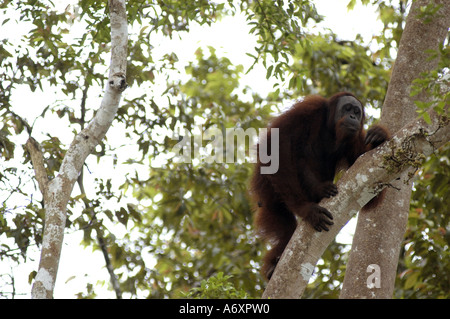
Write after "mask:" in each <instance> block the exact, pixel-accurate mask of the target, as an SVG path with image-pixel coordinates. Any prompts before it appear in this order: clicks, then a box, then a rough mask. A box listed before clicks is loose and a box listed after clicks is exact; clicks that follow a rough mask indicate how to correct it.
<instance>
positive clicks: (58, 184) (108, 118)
mask: <svg viewBox="0 0 450 319" xmlns="http://www.w3.org/2000/svg"><path fill="white" fill-rule="evenodd" d="M108 4H109V11H110V20H111V63H110V73H109V79H108V82H107V85H106V90H105V95H104V97H103V99H102V102H101V105H100V108H99V110H98V112H97V113H96V115H95V117H94V118H93V119H92V121H91V122H90V123H89V124H88V126H87V127H86V128H85V129H84V130H82V131H81V132H80V133H79V134H78V135H77V136H76V137H75V139H74V140H73V142H72V144H71V145H70V147H69V149H68V150H67V153H66V155H65V157H64V159H63V162H62V165H61V168H60V171H59V174H58V175H57V176H56V177H55V178H54V179H53V180H51V181H50V182H49V183H48V190H47V196H46V202H45V228H44V235H43V244H42V251H41V260H40V263H39V270H38V272H37V275H36V278H35V282H34V284H33V288H32V291H31V296H32V298H52V296H53V288H54V286H55V281H56V274H57V272H58V265H59V257H60V255H61V248H62V243H63V239H64V228H65V224H66V209H67V202H68V200H69V198H70V194H71V193H72V189H73V186H74V184H75V182H76V181H77V178H78V175H79V174H80V172H81V169H82V167H83V164H84V161H85V160H86V158H87V156H88V155H89V154H90V153H91V152H92V151H93V150H94V149H95V147H96V146H97V145H98V143H99V142H100V141H101V140H102V139H103V138H104V136H105V134H106V132H107V131H108V129H109V127H110V126H111V123H112V121H113V120H114V117H115V115H116V112H117V109H118V107H119V102H120V97H121V93H122V91H123V90H124V89H125V88H126V86H127V85H126V81H125V74H126V64H127V43H128V31H127V28H128V25H127V16H126V8H125V0H109V1H108Z"/></svg>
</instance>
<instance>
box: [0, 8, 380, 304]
mask: <svg viewBox="0 0 450 319" xmlns="http://www.w3.org/2000/svg"><path fill="white" fill-rule="evenodd" d="M348 1H349V0H317V1H315V3H316V7H317V10H318V12H319V13H320V14H322V15H324V16H325V20H324V22H323V23H322V26H325V27H328V28H330V29H332V30H333V31H334V32H335V33H337V34H338V35H339V36H340V37H341V38H342V39H346V40H354V38H355V36H356V34H357V33H360V34H362V35H363V37H364V39H365V40H369V39H370V38H371V36H372V35H373V34H375V33H377V32H379V31H380V28H381V27H382V26H381V23H380V22H378V21H377V20H376V13H375V11H374V9H373V8H372V7H362V6H360V5H357V6H356V8H355V10H354V11H351V12H347V8H346V6H347V3H348ZM1 18H2V17H1V16H0V19H1ZM316 28H318V26H316ZM249 29H250V28H249V27H248V26H247V24H246V22H245V18H242V17H227V18H224V19H223V21H221V22H220V23H217V24H214V25H212V26H211V27H200V26H198V27H192V28H191V32H190V33H189V34H185V35H183V40H177V39H174V40H173V41H170V40H168V39H164V40H163V42H161V43H159V46H156V48H155V50H154V52H155V54H157V52H158V51H159V52H160V54H164V53H166V52H171V51H173V52H176V53H177V55H178V57H179V59H180V61H186V62H188V61H193V60H195V55H194V53H195V51H196V50H197V48H198V47H199V46H202V47H206V46H213V47H214V48H216V49H217V54H218V55H219V56H222V55H224V56H226V57H228V58H229V59H230V60H231V61H232V63H233V64H242V65H244V68H245V70H247V69H248V67H250V66H251V64H252V63H253V61H252V59H251V58H250V57H248V56H247V55H246V53H247V52H252V50H253V48H254V47H255V46H256V40H255V37H254V36H252V35H249V34H248V32H247V30H249ZM6 34H8V33H6ZM4 35H5V33H3V35H2V36H0V37H3V36H4ZM241 84H243V85H248V86H250V87H252V89H253V90H255V91H257V92H259V93H260V94H261V95H262V96H264V94H265V93H266V92H269V91H271V90H272V86H273V83H270V81H267V80H266V71H265V69H263V68H262V67H261V66H259V67H255V69H254V70H252V71H251V72H250V73H249V74H248V75H245V76H244V77H243V78H242V81H241ZM57 98H58V97H57V93H56V92H55V95H52V94H49V92H46V93H42V92H38V91H37V92H35V93H32V94H31V93H30V92H29V91H27V89H25V90H24V91H23V92H20V94H18V95H16V96H15V100H14V104H13V105H14V106H16V105H18V106H22V107H24V108H25V113H24V115H28V116H26V117H27V118H28V120H30V121H31V122H32V121H33V119H34V118H35V117H36V116H38V115H39V114H40V113H41V112H42V110H43V109H44V108H45V107H46V106H47V105H48V104H51V103H52V102H53V101H54V100H55V99H57ZM30 101H33V109H30V107H29V105H30ZM18 113H19V112H18ZM19 114H20V113H19ZM56 121H57V120H56ZM42 122H43V121H42ZM60 123H61V124H60V125H61V126H64V123H63V121H61V122H60ZM40 125H42V129H43V130H44V131H45V125H46V123H41V124H40ZM53 125H57V123H53V124H52V126H53ZM36 129H39V127H36ZM61 129H64V128H63V127H62V128H61ZM65 129H67V127H66V128H65ZM115 133H116V134H119V135H120V132H114V131H111V132H108V138H114V134H115ZM65 142H67V143H69V142H70V140H68V141H65ZM119 162H120V161H119ZM85 175H88V174H85ZM92 175H93V176H91V177H90V178H95V177H98V176H99V175H103V177H105V178H106V177H108V175H110V172H94V174H92ZM87 178H89V177H87ZM88 183H89V181H86V182H85V184H88ZM75 191H78V189H77V186H75ZM354 224H355V220H352V221H351V222H350V223H349V225H347V226H346V228H347V229H349V231H345V232H343V235H339V236H338V239H339V240H340V241H341V242H342V241H345V242H347V243H351V237H350V236H349V235H348V233H349V232H351V229H353V228H354ZM120 231H126V230H125V229H122V230H119V233H120ZM116 235H117V234H116ZM81 239H82V232H81V231H78V232H76V233H73V234H68V235H66V237H65V243H64V247H63V250H62V255H61V261H60V265H59V273H58V278H57V283H56V287H55V294H54V296H55V298H74V297H75V296H74V294H75V293H77V292H80V291H85V286H86V283H87V282H92V283H95V282H96V281H103V282H104V283H105V285H104V289H100V288H98V287H96V288H95V291H96V292H97V293H98V294H99V297H100V298H115V295H114V293H113V292H112V291H111V290H108V289H107V287H108V286H109V275H108V272H107V270H106V268H105V263H104V259H103V256H102V254H101V252H100V251H96V252H92V251H91V249H90V248H88V249H83V248H82V247H80V246H79V243H80V242H81ZM32 251H33V249H30V258H31V259H33V260H34V262H28V263H27V264H25V265H20V266H19V267H17V268H15V269H13V273H14V275H15V281H16V289H17V293H25V295H23V296H20V295H18V296H17V297H18V298H29V297H30V290H31V286H30V285H28V283H27V281H28V274H29V273H30V272H31V271H32V270H37V266H38V262H39V252H37V251H34V253H32ZM8 272H10V266H9V265H4V264H3V265H0V274H3V273H8ZM0 283H1V281H0ZM0 290H3V289H2V288H1V287H0Z"/></svg>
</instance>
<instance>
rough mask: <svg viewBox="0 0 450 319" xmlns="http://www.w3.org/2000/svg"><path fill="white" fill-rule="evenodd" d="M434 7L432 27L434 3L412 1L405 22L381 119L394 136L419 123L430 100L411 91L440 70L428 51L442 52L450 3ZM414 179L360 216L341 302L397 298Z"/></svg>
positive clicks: (396, 186)
mask: <svg viewBox="0 0 450 319" xmlns="http://www.w3.org/2000/svg"><path fill="white" fill-rule="evenodd" d="M434 2H435V3H436V4H438V5H441V8H440V10H439V11H438V12H437V13H436V14H435V15H434V16H433V17H432V21H431V22H429V23H424V22H423V20H422V19H421V18H419V17H418V14H419V13H420V11H419V10H420V8H421V7H423V6H425V5H427V4H430V3H432V1H430V0H420V1H413V3H412V6H411V10H410V13H409V15H408V18H407V21H406V26H405V30H404V32H403V35H402V38H401V41H400V46H399V50H398V58H397V60H396V62H395V65H394V69H393V72H392V77H391V81H390V83H389V88H388V91H387V95H386V100H385V102H384V106H383V110H382V114H381V124H383V125H385V126H386V127H388V128H389V130H390V131H391V132H397V131H398V130H399V129H400V128H401V126H402V125H404V124H405V123H407V122H409V121H411V120H413V119H414V118H416V117H417V114H416V107H415V105H414V100H420V101H423V102H426V101H429V97H427V96H426V94H421V95H419V96H415V97H411V96H410V89H411V85H412V81H413V80H414V79H416V78H418V77H419V76H420V74H421V73H422V72H427V71H431V70H434V69H436V68H437V66H438V62H439V59H432V60H430V59H429V54H428V53H427V52H426V51H427V50H430V49H431V50H438V49H439V45H440V44H442V43H443V42H444V40H445V37H446V35H447V33H448V28H449V27H450V1H447V0H440V1H434ZM447 141H448V139H447ZM409 173H411V171H405V172H404V173H403V174H402V175H401V177H400V180H399V181H395V182H393V183H392V184H393V185H392V186H393V187H392V188H388V189H387V191H386V196H385V199H384V200H383V202H382V203H380V205H378V206H377V207H375V208H371V209H363V210H362V211H361V212H360V214H359V216H358V223H357V227H356V232H355V235H354V238H353V244H352V251H351V253H350V257H349V262H348V264H347V270H346V274H345V279H344V284H343V288H342V292H341V295H340V298H391V297H392V294H393V292H394V284H395V278H396V271H397V264H398V258H399V253H400V248H401V244H402V241H403V236H404V232H405V229H406V225H407V221H408V213H409V203H410V198H411V188H412V178H410V177H409V176H408V175H409ZM374 279H376V280H374Z"/></svg>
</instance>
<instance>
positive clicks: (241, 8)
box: [0, 0, 450, 298]
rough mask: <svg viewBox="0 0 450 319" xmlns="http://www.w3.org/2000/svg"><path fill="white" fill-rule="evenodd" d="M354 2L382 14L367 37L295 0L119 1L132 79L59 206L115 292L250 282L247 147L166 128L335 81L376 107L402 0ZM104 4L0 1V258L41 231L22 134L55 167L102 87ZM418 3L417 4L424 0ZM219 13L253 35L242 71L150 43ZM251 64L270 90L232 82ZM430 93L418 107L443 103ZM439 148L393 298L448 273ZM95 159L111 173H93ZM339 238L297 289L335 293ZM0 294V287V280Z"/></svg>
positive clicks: (235, 286) (258, 109)
mask: <svg viewBox="0 0 450 319" xmlns="http://www.w3.org/2000/svg"><path fill="white" fill-rule="evenodd" d="M363 3H365V4H368V3H376V5H377V8H378V13H379V16H380V20H381V21H382V22H383V24H384V29H383V32H382V33H381V34H379V35H376V36H374V38H373V40H372V42H371V43H369V44H367V43H363V41H362V39H361V37H359V36H358V37H357V38H356V39H354V40H347V39H340V38H339V37H338V36H337V35H336V34H334V33H333V32H332V31H330V30H323V31H320V32H312V31H311V28H310V26H311V25H315V24H317V23H318V22H320V21H322V19H323V18H322V17H321V16H320V14H319V13H318V12H317V10H316V8H315V6H314V4H313V2H312V1H307V0H302V1H268V0H257V1H248V0H246V1H232V0H228V1H221V2H219V1H217V2H214V1H207V0H200V1H174V0H170V1H159V0H157V1H148V0H131V1H127V10H128V22H129V25H130V30H131V31H132V32H130V38H129V47H128V52H129V63H128V66H127V83H128V84H129V85H130V86H131V88H130V89H129V90H127V91H126V95H125V96H124V100H123V102H121V105H120V108H119V110H118V114H117V117H116V120H115V122H114V123H113V127H112V128H111V131H112V132H111V134H110V133H108V138H107V139H106V140H105V141H103V142H102V144H101V145H100V147H98V148H97V149H96V150H95V153H94V154H93V159H92V157H91V158H90V159H88V161H87V162H86V167H85V169H84V172H83V176H82V177H81V178H80V183H79V185H78V186H79V188H80V189H84V188H86V189H87V190H86V192H84V191H82V192H78V193H77V192H76V191H77V190H78V188H77V189H76V191H74V194H73V198H72V199H71V201H70V202H69V206H68V220H67V230H68V231H69V232H80V233H82V234H83V240H82V245H84V246H87V247H91V248H92V249H94V250H101V249H103V248H104V247H102V243H103V245H105V246H106V247H107V255H108V258H109V262H110V263H111V265H112V267H113V269H114V272H115V275H116V277H117V279H118V281H119V283H120V290H121V291H122V292H123V295H124V296H125V297H136V296H137V297H149V298H170V297H186V296H188V297H192V298H244V297H245V298H247V297H248V298H251V297H260V295H261V293H262V290H263V289H264V285H265V283H264V282H263V281H262V278H261V276H260V274H259V260H260V256H261V254H262V252H263V250H264V247H262V245H261V243H260V241H258V240H257V238H255V235H254V233H253V228H252V222H253V221H252V209H253V205H254V203H251V201H250V196H249V193H248V184H247V181H248V177H249V175H250V172H251V170H252V163H249V152H248V149H247V152H246V153H245V158H244V159H243V160H242V159H241V160H240V161H238V163H237V164H233V163H226V162H225V163H217V162H213V163H209V162H206V161H204V160H202V158H201V157H200V158H194V159H193V160H192V161H191V162H190V163H183V162H180V160H179V157H177V154H176V152H175V151H174V147H175V145H176V144H177V143H178V142H179V140H177V139H176V138H173V137H174V136H176V135H177V133H178V134H179V132H180V131H181V132H183V133H182V134H187V135H188V136H193V137H198V136H201V134H202V133H203V132H204V130H206V129H208V128H213V127H216V128H219V129H220V131H221V132H223V133H224V134H225V130H226V129H227V128H242V129H244V130H245V129H259V128H261V127H265V126H266V125H267V122H268V120H269V117H270V116H271V114H272V113H273V112H274V111H278V109H277V107H278V106H279V105H281V104H282V103H283V102H285V101H286V100H293V99H297V98H299V97H301V96H303V95H306V94H310V93H318V94H323V95H326V96H329V95H331V94H333V93H335V92H336V91H342V90H349V91H352V92H354V93H355V94H356V95H358V96H361V97H362V99H363V100H364V101H365V102H367V103H368V104H370V105H371V106H373V107H379V106H380V105H381V103H382V101H383V100H384V95H385V91H386V88H387V83H388V81H389V76H390V69H391V67H392V62H393V59H394V56H395V50H396V49H397V47H398V42H399V39H400V36H401V32H402V28H403V25H404V18H405V14H406V12H405V8H406V7H407V3H408V1H406V0H402V1H363ZM354 5H355V1H350V2H349V7H352V6H354ZM107 10H108V9H107V6H106V2H105V1H86V0H80V1H78V3H77V4H76V5H75V6H73V5H72V6H67V5H66V4H63V5H62V6H59V5H57V4H55V3H54V2H52V1H48V0H37V1H26V0H20V1H6V2H3V3H2V4H1V5H0V14H1V16H2V17H4V16H7V17H8V18H6V19H4V20H3V21H2V27H4V28H14V27H15V26H16V25H17V24H19V25H20V26H21V28H20V29H21V34H20V35H18V36H17V37H15V38H8V37H7V36H5V37H4V38H2V39H1V40H0V67H1V70H2V72H0V117H1V119H2V124H0V156H1V158H2V159H3V161H2V162H0V197H1V199H2V205H1V206H0V240H1V245H0V259H1V260H2V262H4V261H7V262H10V263H22V262H27V261H29V258H30V256H29V250H30V247H33V246H37V247H38V248H39V246H40V245H41V243H42V238H41V232H42V228H43V220H44V203H43V202H42V197H41V195H40V194H39V189H38V187H37V185H36V183H35V182H34V179H33V174H34V172H33V169H32V166H31V163H30V160H29V156H28V154H27V153H26V152H24V150H23V148H22V147H20V146H21V145H23V144H24V143H25V141H26V139H27V138H28V136H30V135H31V136H33V137H34V138H36V140H38V141H39V142H40V144H41V146H42V148H43V152H44V157H45V165H46V169H47V173H48V175H49V176H50V177H51V176H54V175H55V174H57V171H58V169H59V167H60V165H61V160H62V158H63V157H64V154H65V150H66V149H67V147H68V143H70V140H71V138H72V137H73V135H74V134H75V133H76V132H78V131H80V130H81V129H83V128H84V126H85V124H86V123H87V122H88V121H89V119H90V118H91V117H92V115H93V114H94V112H95V110H96V109H97V106H98V101H99V99H98V96H101V95H102V87H103V83H104V81H105V79H106V77H105V74H107V64H108V59H109V56H108V53H109V50H110V45H109V43H110V33H109V17H108V12H107ZM424 10H425V9H424ZM424 13H425V14H427V16H426V17H424V18H429V17H430V15H429V14H428V13H429V10H425V11H424ZM226 15H245V17H246V19H247V22H248V24H249V26H250V32H251V33H252V34H253V35H254V36H255V38H256V40H257V46H256V47H255V48H254V50H253V51H252V52H248V55H249V56H250V57H252V58H253V59H254V63H255V64H254V65H253V66H252V67H251V68H250V70H244V68H243V66H241V65H234V64H233V63H232V62H231V61H230V60H229V59H228V58H226V57H223V56H220V55H219V54H218V53H217V52H216V50H215V49H214V48H205V47H202V48H199V49H198V50H197V52H196V56H195V57H194V58H193V61H191V62H190V63H189V64H188V65H183V64H181V63H180V61H179V60H178V56H177V52H169V51H167V52H165V53H164V54H163V55H162V56H157V55H156V53H155V46H156V45H157V44H158V43H157V42H158V41H159V40H160V39H163V40H168V39H173V38H177V37H182V36H183V35H184V34H186V33H187V32H189V31H190V29H192V26H193V25H198V24H199V25H211V24H213V23H216V22H218V21H219V20H220V19H221V18H222V17H224V16H226ZM442 53H444V54H442ZM447 53H448V47H442V50H441V56H443V57H444V58H443V60H442V65H441V68H440V69H439V70H437V71H436V72H433V73H430V74H428V75H424V77H423V78H422V79H420V80H417V90H423V89H428V90H429V91H430V92H431V93H433V94H434V93H436V92H438V91H439V90H440V88H439V87H438V86H437V85H438V84H437V83H440V82H439V81H436V79H439V80H442V79H444V80H445V79H446V77H445V76H444V75H445V72H444V71H445V65H447V66H448V63H447V64H446V62H445V61H446V60H445V59H446V57H447V56H448V54H447ZM447 62H448V61H447ZM259 63H260V64H262V65H263V66H264V67H265V68H266V71H267V73H266V77H267V79H269V78H270V79H275V87H274V91H273V92H267V94H266V96H260V95H258V94H257V93H255V92H254V91H253V90H252V88H250V87H243V86H242V85H241V84H240V79H241V77H242V76H243V72H251V69H252V68H253V67H254V66H256V65H257V64H259ZM23 92H25V93H23ZM43 92H44V93H43ZM52 92H55V95H54V99H53V101H51V102H49V103H47V102H42V103H41V101H40V100H39V98H38V97H39V96H40V95H39V94H41V95H42V94H45V95H46V97H47V98H49V97H51V96H52V94H53V93H52ZM21 95H26V96H27V98H28V100H29V101H32V103H30V105H26V106H27V109H25V110H24V109H23V108H21V107H20V106H21V105H20V102H18V101H20V99H19V100H18V99H17V98H18V97H20V96H21ZM445 96H446V97H445V99H444V101H445V100H447V98H448V97H447V95H445ZM43 103H46V104H43ZM436 103H437V104H436V105H433V106H432V107H434V106H437V107H440V106H441V105H442V103H443V102H442V100H436ZM419 106H420V105H419ZM428 107H430V105H427V106H424V108H423V109H426V108H428ZM49 123H50V124H49ZM57 123H63V124H62V125H61V129H59V128H58V129H55V128H54V124H57ZM185 130H186V131H185ZM116 132H119V133H117V134H118V136H120V138H116V137H114V136H117V135H115V134H113V133H116ZM181 137H182V136H181ZM190 142H191V144H190V145H191V146H192V147H196V148H204V149H206V150H207V149H208V145H209V144H210V143H211V141H209V140H206V138H205V139H204V140H203V141H200V140H199V139H196V138H192V139H191V140H190ZM448 156H449V154H448V148H447V149H443V150H441V153H440V154H439V157H433V158H431V159H430V160H429V162H427V164H426V166H425V167H424V169H423V171H421V173H420V175H419V177H418V180H417V182H416V186H415V187H416V190H415V193H414V198H413V202H412V216H411V219H410V225H409V228H408V232H407V235H406V239H405V249H404V252H403V255H402V257H403V260H402V265H401V273H400V276H399V280H398V282H397V288H398V291H397V292H396V296H397V297H400V298H409V297H414V298H425V297H426V298H430V297H442V298H448V291H449V287H448V286H446V283H448V282H449V280H447V281H446V282H444V281H443V280H440V279H442V278H448V277H449V276H450V275H449V274H448V269H449V266H448V243H449V236H448V234H449V230H448V227H449V226H448V225H449V220H448V216H446V215H445V214H444V213H443V212H446V211H448V208H449V207H448V206H449V205H448V198H449V196H448V184H449V183H448V182H449V181H448V176H449V175H450V174H449V172H448V167H449V165H448ZM105 167H106V170H108V171H109V172H114V173H110V174H109V175H105V176H103V175H102V174H100V172H101V171H102V168H105ZM122 173H123V174H122ZM92 176H94V177H95V178H91V179H90V181H89V182H87V181H86V180H88V179H87V177H92ZM83 177H84V180H85V181H84V182H83ZM91 184H92V185H91ZM347 251H348V248H347V247H346V246H345V245H342V244H340V243H334V244H333V245H331V246H330V247H329V249H328V250H327V252H326V253H325V254H324V256H323V258H322V260H321V261H320V262H319V264H318V265H317V268H316V272H315V280H314V281H313V282H311V283H310V286H309V287H308V290H307V291H306V294H305V295H306V296H307V297H309V298H336V297H337V296H338V294H339V287H340V284H341V282H342V279H343V274H344V272H345V261H346V258H347ZM33 276H34V273H32V274H31V276H30V280H31V279H32V278H33ZM101 289H102V288H101V286H100V285H98V284H97V283H95V282H92V283H88V285H87V287H86V291H84V292H80V293H78V294H77V296H78V297H79V298H94V297H96V296H97V295H100V291H101ZM3 293H4V295H5V296H9V297H11V296H10V295H7V294H6V289H5V291H1V292H0V294H3ZM13 297H14V296H13Z"/></svg>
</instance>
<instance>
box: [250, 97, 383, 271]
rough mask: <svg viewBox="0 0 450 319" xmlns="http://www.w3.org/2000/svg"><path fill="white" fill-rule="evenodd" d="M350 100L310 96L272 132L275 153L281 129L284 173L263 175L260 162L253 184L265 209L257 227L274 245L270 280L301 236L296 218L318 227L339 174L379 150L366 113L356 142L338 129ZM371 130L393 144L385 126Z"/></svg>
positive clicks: (266, 260) (278, 120)
mask: <svg viewBox="0 0 450 319" xmlns="http://www.w3.org/2000/svg"><path fill="white" fill-rule="evenodd" d="M345 95H350V96H353V95H352V94H350V93H347V92H342V93H338V94H336V95H334V96H332V97H331V98H330V99H325V98H323V97H320V96H308V97H306V98H305V99H304V100H303V101H300V102H298V103H296V104H295V105H294V106H292V107H291V108H290V109H289V110H288V111H286V112H285V113H283V114H281V115H280V116H278V117H276V118H274V119H273V121H272V122H271V124H270V126H269V131H268V134H267V136H266V137H265V138H266V140H267V143H268V149H269V153H270V149H271V148H270V141H271V138H270V135H271V133H270V128H279V137H280V138H279V169H278V172H277V173H275V174H261V173H260V167H261V166H262V165H263V164H261V163H260V162H259V160H258V163H257V164H256V166H255V171H254V175H253V178H252V181H251V188H252V192H253V194H254V197H255V201H256V202H258V206H259V207H258V211H257V214H256V217H255V226H256V229H257V232H258V234H259V235H260V236H261V237H262V238H263V239H264V240H265V241H267V242H268V243H269V244H270V245H271V249H270V250H269V251H268V252H267V254H266V256H265V257H264V265H263V268H262V273H263V274H264V275H266V277H269V278H270V276H271V274H272V272H273V270H274V269H275V266H276V263H277V262H278V259H279V258H280V256H281V254H282V253H283V250H284V248H285V247H286V245H287V243H288V242H289V240H290V238H291V236H292V234H293V232H294V231H295V228H296V226H297V221H296V216H299V217H301V218H303V219H305V220H306V221H307V222H309V223H310V224H311V225H315V224H317V223H318V222H319V219H320V217H321V216H322V214H323V212H322V211H321V210H323V208H321V207H320V206H319V205H318V204H317V203H319V202H320V200H321V199H322V198H323V197H324V196H323V193H324V192H326V190H328V189H330V188H331V189H332V188H333V187H334V186H333V179H334V175H335V172H336V170H337V169H338V168H339V167H344V166H350V165H352V164H353V163H354V161H355V160H356V159H357V157H358V156H360V155H361V154H362V153H364V152H366V151H367V150H369V149H371V148H373V145H365V137H366V132H365V131H364V130H363V122H364V111H363V110H362V116H361V117H362V119H361V125H360V129H359V131H357V132H355V133H353V134H351V135H350V136H349V134H348V131H345V130H343V129H341V128H340V124H341V123H340V122H341V120H339V121H337V123H335V112H336V105H337V100H338V99H339V97H342V96H345ZM353 97H354V96H353ZM371 130H373V131H376V133H375V134H378V135H381V137H380V138H381V139H382V138H383V134H384V137H385V138H386V139H387V138H388V132H387V131H386V130H385V129H383V128H381V127H379V126H376V127H374V128H372V129H371ZM267 165H270V163H269V164H267ZM332 196H333V195H332ZM326 197H329V196H326ZM325 230H326V229H325Z"/></svg>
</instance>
